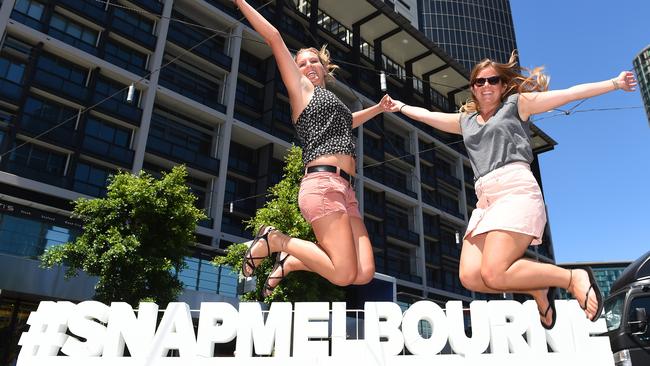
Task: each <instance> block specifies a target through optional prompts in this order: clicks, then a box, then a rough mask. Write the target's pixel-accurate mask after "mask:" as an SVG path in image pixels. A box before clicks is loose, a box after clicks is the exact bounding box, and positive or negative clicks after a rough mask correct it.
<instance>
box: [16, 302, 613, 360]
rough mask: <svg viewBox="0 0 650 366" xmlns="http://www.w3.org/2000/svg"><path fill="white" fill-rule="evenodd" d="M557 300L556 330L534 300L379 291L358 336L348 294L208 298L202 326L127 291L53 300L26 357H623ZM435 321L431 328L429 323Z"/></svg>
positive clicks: (24, 339)
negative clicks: (466, 301) (101, 297)
mask: <svg viewBox="0 0 650 366" xmlns="http://www.w3.org/2000/svg"><path fill="white" fill-rule="evenodd" d="M556 308H557V322H556V324H555V327H554V328H553V329H552V330H550V331H547V330H545V329H543V328H542V326H541V324H540V321H539V313H538V311H537V307H536V305H535V302H534V301H532V300H531V301H527V302H525V303H523V304H522V303H519V302H516V301H510V300H498V301H474V302H472V303H471V304H470V311H469V313H467V312H464V311H463V309H462V303H461V302H460V301H449V302H447V304H446V306H445V309H442V308H441V307H440V306H439V305H437V304H436V303H434V302H430V301H420V302H417V303H415V304H413V305H411V307H410V308H409V309H408V310H406V311H405V312H404V313H402V310H401V309H400V307H399V306H398V305H397V304H395V303H392V302H367V303H366V304H365V308H364V311H363V320H359V322H360V323H361V324H358V326H359V328H361V329H362V332H363V336H360V337H358V338H360V339H349V338H350V336H349V334H348V330H347V329H348V326H347V322H348V321H349V317H348V316H347V315H348V310H347V309H346V305H345V303H331V304H330V303H321V302H318V303H295V304H291V303H273V304H272V305H271V307H270V309H269V310H268V311H262V308H261V306H260V304H259V303H253V302H243V303H240V304H239V309H236V308H235V307H234V306H232V305H231V304H228V303H215V302H206V303H202V304H201V309H200V314H199V318H198V327H197V328H196V330H195V327H194V324H193V322H192V316H191V313H190V309H189V307H188V305H187V304H185V303H170V304H169V306H168V307H167V309H166V310H165V311H164V313H163V315H162V319H160V321H158V306H157V305H156V304H154V303H141V304H140V308H139V310H138V312H137V316H136V314H135V312H134V310H133V309H132V308H131V306H130V305H128V304H126V303H113V304H111V305H110V306H107V305H105V304H103V303H100V302H96V301H85V302H82V303H79V304H73V303H71V302H65V301H60V302H50V301H44V302H41V303H40V305H39V307H38V309H37V310H36V311H34V312H32V313H31V314H30V316H29V319H28V321H27V324H29V326H30V327H29V331H27V332H24V333H23V334H22V336H21V338H20V341H19V342H18V344H19V345H20V346H21V350H20V354H19V356H18V366H27V365H66V366H77V365H79V366H81V365H83V366H91V365H118V364H119V365H125V366H126V365H170V366H171V365H174V366H186V365H210V366H215V365H242V364H245V365H283V366H284V365H301V366H304V365H336V366H342V365H350V364H353V363H358V364H359V365H400V366H401V365H427V366H429V365H432V364H433V363H435V364H436V365H476V364H481V365H485V366H488V365H499V366H503V365H517V366H521V365H522V364H525V365H526V366H533V365H540V366H542V365H543V366H549V365H565V364H567V365H568V364H578V365H582V364H589V365H591V366H600V365H603V366H604V365H607V366H611V365H614V360H613V356H612V351H611V347H610V344H609V340H608V338H607V337H602V336H594V334H599V333H602V332H605V331H606V327H605V323H604V320H603V319H600V320H599V321H597V322H595V323H592V322H590V321H588V320H587V319H586V317H585V314H584V312H583V311H582V310H581V309H580V308H579V306H578V304H577V302H575V301H566V300H562V301H556ZM466 315H467V316H468V317H469V319H468V325H471V336H468V335H467V334H466V330H465V327H466V324H465V323H466V322H465V320H464V316H466ZM423 322H426V323H428V325H429V326H430V336H429V334H427V335H426V336H423V335H422V334H421V331H420V329H421V324H422V323H423ZM355 338H357V337H356V336H355ZM231 341H234V352H233V355H230V356H228V357H223V356H220V357H215V356H214V354H215V346H216V345H221V344H225V343H229V342H231ZM125 349H128V353H127V352H125ZM170 351H173V354H174V355H175V356H176V357H168V355H169V354H170ZM258 356H267V357H258Z"/></svg>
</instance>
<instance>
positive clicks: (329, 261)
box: [234, 0, 388, 296]
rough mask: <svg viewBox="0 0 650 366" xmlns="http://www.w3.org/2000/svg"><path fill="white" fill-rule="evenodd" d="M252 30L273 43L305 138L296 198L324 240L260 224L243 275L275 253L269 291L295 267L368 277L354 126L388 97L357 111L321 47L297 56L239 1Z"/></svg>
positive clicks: (352, 280)
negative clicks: (334, 85) (335, 81)
mask: <svg viewBox="0 0 650 366" xmlns="http://www.w3.org/2000/svg"><path fill="white" fill-rule="evenodd" d="M234 3H235V5H236V6H237V7H239V9H240V10H241V12H242V13H243V14H244V16H245V17H246V19H248V21H249V22H250V24H251V25H252V26H253V28H254V29H255V30H256V31H257V32H259V33H260V34H261V35H262V37H264V39H265V40H266V43H268V44H269V45H270V46H271V49H272V51H273V55H274V56H275V60H276V61H277V65H278V68H279V70H280V75H281V76H282V81H283V82H284V85H285V86H286V88H287V91H288V94H289V102H290V104H291V118H292V120H293V124H294V126H295V128H296V130H297V132H298V136H299V137H300V139H301V140H302V145H303V146H302V148H303V156H302V159H303V163H304V165H305V176H304V178H303V179H302V182H301V184H300V193H299V197H298V203H299V205H300V210H301V212H302V214H303V216H304V217H305V219H306V220H307V221H308V222H309V223H310V224H311V225H312V228H313V230H314V234H315V235H316V239H317V241H318V244H316V243H312V242H309V241H305V240H301V239H298V238H291V237H289V236H287V235H285V234H283V233H281V232H279V231H278V230H275V229H274V228H272V227H269V226H266V227H265V226H263V227H261V228H260V229H259V231H258V233H257V235H256V237H255V238H254V239H253V242H252V244H251V246H250V248H249V250H248V251H247V252H246V254H245V258H244V264H243V268H242V273H243V274H244V275H245V276H252V274H253V271H254V270H255V267H256V266H257V265H258V264H259V261H261V260H262V259H264V258H265V257H267V256H269V255H271V253H277V255H276V262H275V265H274V268H273V270H272V271H271V274H270V275H269V278H268V279H267V280H266V282H265V284H264V296H268V295H269V294H270V293H271V292H272V291H273V289H274V288H275V287H276V286H277V284H278V283H279V282H280V280H281V279H282V278H284V276H286V275H287V274H288V273H289V272H292V271H313V272H316V273H318V274H319V275H321V276H323V277H325V278H326V279H327V280H329V281H330V282H332V283H334V284H336V285H339V286H346V285H350V284H365V283H368V282H370V280H371V279H372V277H373V275H374V273H375V261H374V258H373V254H372V245H371V243H370V239H369V238H368V232H367V231H366V227H365V226H364V224H363V221H362V219H361V214H360V213H359V208H358V202H357V200H356V197H355V193H354V187H353V183H354V173H355V151H356V147H355V138H354V136H353V134H352V129H353V128H355V127H358V126H359V125H361V124H362V123H364V122H366V121H368V120H369V119H371V118H372V117H374V116H376V115H377V114H379V113H381V112H384V111H387V109H386V108H383V107H382V103H383V104H384V105H386V103H387V100H388V97H387V96H385V97H384V98H383V99H382V103H380V104H377V105H375V106H372V107H370V108H367V109H364V110H362V111H359V112H355V113H351V112H350V110H349V109H348V108H347V107H346V106H345V104H343V102H341V101H340V100H339V99H338V98H337V97H336V96H335V95H334V94H333V93H332V92H330V91H328V90H327V89H326V88H325V81H326V79H328V78H331V77H332V75H331V72H332V71H333V70H334V69H336V68H337V67H336V66H335V65H332V64H331V63H330V58H329V53H328V52H327V50H326V49H325V47H323V48H322V49H321V50H320V51H319V50H316V49H314V48H309V49H301V50H299V51H298V53H297V54H296V56H295V59H294V57H293V56H292V55H291V53H290V52H289V50H288V49H287V46H286V45H285V43H284V41H283V40H282V38H281V36H280V33H279V32H278V30H277V29H276V28H275V27H274V26H273V25H271V24H270V23H269V22H268V21H267V20H266V19H264V17H263V16H262V15H260V14H259V13H258V12H257V11H256V10H255V9H254V8H253V7H251V6H250V5H249V4H247V3H246V1H244V0H235V1H234Z"/></svg>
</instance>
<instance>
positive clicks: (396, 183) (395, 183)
mask: <svg viewBox="0 0 650 366" xmlns="http://www.w3.org/2000/svg"><path fill="white" fill-rule="evenodd" d="M384 184H385V185H387V186H389V187H391V188H393V189H395V190H397V191H399V192H402V193H404V194H406V195H407V196H410V197H413V198H416V199H417V198H418V195H417V193H415V192H413V191H412V190H410V189H409V188H408V183H407V181H406V178H405V176H404V175H403V174H398V173H396V172H395V171H394V170H392V169H388V168H386V169H385V172H384Z"/></svg>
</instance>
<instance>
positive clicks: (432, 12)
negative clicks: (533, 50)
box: [417, 0, 517, 70]
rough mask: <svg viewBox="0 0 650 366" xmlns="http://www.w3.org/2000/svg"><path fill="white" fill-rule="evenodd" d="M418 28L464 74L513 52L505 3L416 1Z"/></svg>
mask: <svg viewBox="0 0 650 366" xmlns="http://www.w3.org/2000/svg"><path fill="white" fill-rule="evenodd" d="M417 2H418V9H419V11H418V16H419V18H418V27H419V29H420V30H421V31H422V32H424V34H425V35H426V36H427V37H428V38H429V39H431V40H432V41H434V42H435V43H436V44H438V45H439V46H440V47H441V48H442V49H444V50H445V51H446V52H447V53H449V55H451V57H453V58H454V59H456V60H458V62H460V63H461V64H463V65H464V66H465V67H466V68H467V70H471V69H472V67H473V66H474V65H475V64H476V63H477V62H479V61H480V60H482V59H484V58H486V57H487V58H490V59H492V60H495V61H498V62H506V61H508V58H509V57H510V53H511V52H512V51H513V50H514V49H516V48H517V42H516V40H515V30H514V25H513V22H512V13H511V10H510V1H509V0H490V1H475V0H417Z"/></svg>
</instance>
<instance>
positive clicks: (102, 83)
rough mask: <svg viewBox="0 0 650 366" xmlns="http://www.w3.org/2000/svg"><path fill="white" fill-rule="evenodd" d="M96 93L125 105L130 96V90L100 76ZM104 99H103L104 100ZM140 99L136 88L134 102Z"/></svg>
mask: <svg viewBox="0 0 650 366" xmlns="http://www.w3.org/2000/svg"><path fill="white" fill-rule="evenodd" d="M95 92H96V93H97V94H99V95H101V96H102V97H109V96H110V97H111V99H113V100H115V101H118V102H120V103H124V101H126V98H127V96H128V93H129V91H128V89H127V88H126V86H124V85H119V84H117V83H113V82H110V81H109V80H108V79H105V78H104V77H102V76H100V77H99V78H98V79H97V85H96V86H95ZM102 99H103V98H102ZM139 99H140V92H139V91H138V89H137V88H136V89H135V90H134V93H133V100H134V103H135V101H137V100H139Z"/></svg>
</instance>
